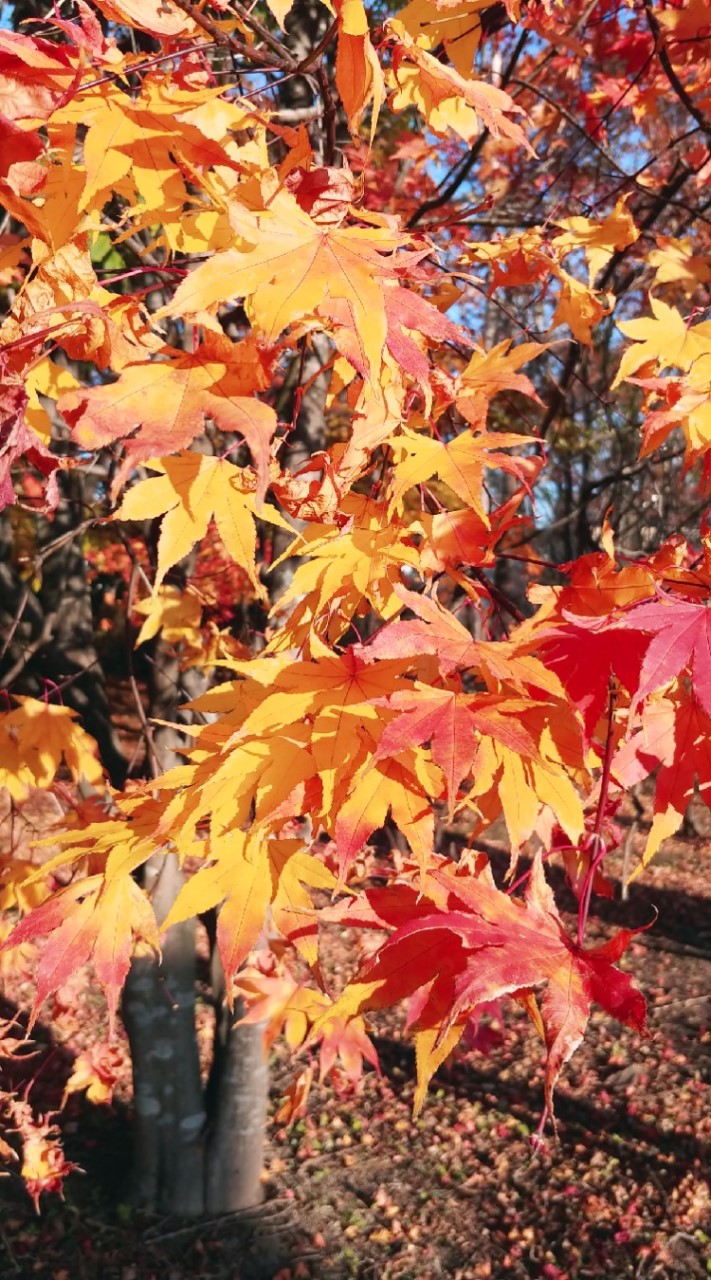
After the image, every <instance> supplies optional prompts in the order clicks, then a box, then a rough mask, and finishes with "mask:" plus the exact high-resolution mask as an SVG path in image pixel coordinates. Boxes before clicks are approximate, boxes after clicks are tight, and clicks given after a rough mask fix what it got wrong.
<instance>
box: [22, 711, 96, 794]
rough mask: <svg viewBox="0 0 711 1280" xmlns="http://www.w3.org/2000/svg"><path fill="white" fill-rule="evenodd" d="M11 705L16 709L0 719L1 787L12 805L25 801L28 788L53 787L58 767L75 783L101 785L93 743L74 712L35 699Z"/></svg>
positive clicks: (94, 744)
mask: <svg viewBox="0 0 711 1280" xmlns="http://www.w3.org/2000/svg"><path fill="white" fill-rule="evenodd" d="M14 700H15V702H16V703H17V704H18V705H17V706H16V707H14V708H13V709H12V710H10V711H6V712H3V713H0V742H2V751H1V752H0V758H1V759H2V764H0V786H4V787H7V789H8V791H9V792H10V795H11V796H13V797H14V799H15V800H19V801H22V800H25V799H27V796H28V795H29V792H30V789H31V788H33V787H37V788H38V789H40V790H42V789H46V788H49V787H50V786H51V784H52V783H53V781H54V778H55V775H56V773H57V770H58V769H59V766H60V764H61V763H62V761H64V762H65V763H66V765H67V767H68V768H69V769H70V771H71V775H72V777H73V779H74V781H75V782H78V781H79V780H80V779H81V778H84V779H85V780H86V781H87V782H89V783H90V784H91V785H92V786H99V787H100V786H101V785H102V782H103V770H102V768H101V764H100V762H99V760H98V758H97V748H96V743H95V742H94V739H93V738H91V737H89V734H88V733H86V732H85V730H84V729H82V728H81V726H80V725H79V724H77V723H76V716H77V713H76V712H75V711H72V709H71V708H70V707H62V706H58V705H57V704H56V703H53V702H42V701H40V700H39V699H36V698H27V697H19V696H15V699H14Z"/></svg>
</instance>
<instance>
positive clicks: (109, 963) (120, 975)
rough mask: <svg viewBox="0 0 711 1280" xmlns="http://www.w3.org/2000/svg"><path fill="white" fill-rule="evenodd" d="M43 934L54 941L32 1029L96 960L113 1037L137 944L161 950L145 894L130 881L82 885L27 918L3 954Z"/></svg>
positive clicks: (43, 964)
mask: <svg viewBox="0 0 711 1280" xmlns="http://www.w3.org/2000/svg"><path fill="white" fill-rule="evenodd" d="M45 934H49V935H50V936H49V938H48V940H47V942H46V943H45V945H44V948H43V950H42V956H41V959H40V963H39V968H38V970H37V983H36V988H35V995H34V1000H33V1004H32V1012H31V1015H30V1026H32V1025H34V1023H35V1021H36V1019H37V1017H38V1016H39V1012H40V1009H41V1007H42V1005H43V1003H44V1001H45V1000H46V999H47V996H49V995H51V994H52V992H53V991H57V990H58V989H59V988H60V987H61V986H62V984H63V983H64V982H66V980H67V978H68V976H69V975H70V974H71V973H73V972H75V971H76V970H77V969H81V968H82V966H83V965H85V964H87V963H88V961H89V960H90V959H92V958H93V962H94V970H95V972H96V976H97V978H98V979H99V982H100V983H101V985H102V987H103V988H104V990H105V992H106V998H107V1002H108V1006H109V1030H110V1034H113V1028H114V1025H115V1021H116V1013H117V1009H118V1001H119V996H120V993H121V990H122V988H123V985H124V982H125V981H126V975H127V973H128V970H129V966H130V963H131V955H132V952H133V946H134V940H135V941H139V940H140V941H141V942H144V943H146V944H147V945H148V946H150V947H152V948H153V949H154V950H155V951H156V952H157V951H158V949H159V948H158V933H157V931H156V926H155V917H154V915H153V908H152V907H151V904H150V902H149V901H148V898H147V897H146V895H145V893H144V892H143V890H142V889H140V888H139V886H138V885H137V884H136V883H135V881H134V880H132V879H131V876H130V875H122V876H115V877H114V878H113V879H111V880H110V881H105V880H104V877H103V876H101V875H94V876H89V877H87V878H84V879H80V880H78V881H77V882H75V883H73V884H70V885H67V887H66V888H64V889H61V890H60V891H59V892H58V893H55V894H53V895H52V897H51V898H48V899H47V901H46V902H43V903H41V905H40V906H38V907H36V908H35V909H34V911H31V912H30V914H29V915H28V916H25V918H24V920H21V921H20V923H19V924H18V925H16V927H15V928H14V929H13V931H12V933H11V934H10V936H9V938H7V939H6V941H5V942H4V943H3V947H2V949H3V950H6V949H9V948H11V947H15V946H17V945H19V944H21V943H23V942H27V941H28V940H31V939H34V938H39V937H43V936H44V935H45Z"/></svg>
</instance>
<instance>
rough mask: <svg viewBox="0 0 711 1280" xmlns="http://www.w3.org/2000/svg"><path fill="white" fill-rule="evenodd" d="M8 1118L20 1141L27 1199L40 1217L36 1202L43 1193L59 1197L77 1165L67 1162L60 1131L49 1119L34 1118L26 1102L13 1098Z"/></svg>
mask: <svg viewBox="0 0 711 1280" xmlns="http://www.w3.org/2000/svg"><path fill="white" fill-rule="evenodd" d="M7 1110H8V1114H9V1116H10V1118H11V1119H12V1121H13V1122H14V1125H15V1129H16V1132H17V1133H19V1134H20V1135H21V1137H22V1168H21V1170H20V1173H21V1176H22V1178H23V1180H24V1183H25V1187H26V1188H27V1192H28V1195H29V1196H30V1198H31V1200H32V1203H33V1204H34V1206H35V1211H36V1212H37V1213H39V1211H40V1210H39V1198H40V1195H41V1194H42V1192H43V1191H54V1192H58V1193H59V1195H61V1194H62V1185H63V1183H64V1179H65V1178H66V1176H67V1174H69V1173H73V1172H74V1171H75V1170H77V1169H79V1165H76V1164H72V1163H71V1162H70V1161H69V1160H66V1159H65V1157H64V1153H63V1151H62V1148H61V1145H60V1141H59V1139H60V1131H59V1127H58V1126H57V1125H56V1124H53V1123H52V1115H51V1114H48V1115H44V1116H38V1117H36V1118H35V1116H34V1114H33V1111H32V1108H31V1107H30V1105H29V1103H28V1102H25V1101H22V1100H20V1099H19V1098H13V1099H12V1100H11V1101H10V1103H9V1105H8V1108H7Z"/></svg>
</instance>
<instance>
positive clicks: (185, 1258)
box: [0, 997, 316, 1280]
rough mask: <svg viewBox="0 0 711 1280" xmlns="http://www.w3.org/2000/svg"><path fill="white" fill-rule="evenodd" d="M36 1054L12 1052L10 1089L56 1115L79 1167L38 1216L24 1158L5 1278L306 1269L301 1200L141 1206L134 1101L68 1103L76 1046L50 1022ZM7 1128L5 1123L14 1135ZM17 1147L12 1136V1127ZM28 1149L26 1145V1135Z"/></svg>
mask: <svg viewBox="0 0 711 1280" xmlns="http://www.w3.org/2000/svg"><path fill="white" fill-rule="evenodd" d="M0 1018H3V1019H9V1020H16V1026H17V1028H18V1029H17V1030H16V1031H13V1033H12V1034H13V1035H17V1036H18V1037H21V1035H22V1034H23V1032H24V1031H25V1030H26V1028H27V1021H28V1019H27V1014H26V1013H25V1012H24V1011H22V1010H20V1009H18V1007H17V1006H16V1005H15V1004H12V1003H11V1002H10V1001H8V1000H7V999H5V998H3V997H0ZM32 1049H33V1050H34V1052H32V1054H31V1055H30V1054H29V1053H28V1055H26V1056H18V1057H12V1058H4V1059H3V1060H2V1067H3V1071H2V1088H3V1089H5V1090H6V1091H7V1092H11V1091H12V1092H14V1093H16V1094H17V1095H18V1096H19V1097H23V1096H25V1095H26V1096H27V1100H28V1101H29V1102H30V1103H31V1105H32V1108H33V1110H34V1112H35V1113H36V1114H37V1115H41V1116H46V1115H50V1116H52V1118H53V1119H55V1120H56V1123H57V1125H58V1128H59V1130H60V1133H61V1142H62V1148H63V1150H64V1153H65V1155H66V1158H67V1160H69V1161H71V1162H72V1163H74V1164H76V1165H77V1166H78V1170H79V1171H77V1172H73V1173H70V1174H69V1175H68V1176H67V1178H66V1180H65V1183H64V1187H63V1198H62V1199H60V1198H59V1197H57V1196H55V1195H44V1194H43V1195H42V1197H41V1202H40V1209H41V1212H40V1214H39V1215H36V1214H35V1210H34V1207H33V1205H32V1203H31V1201H30V1198H29V1196H28V1194H27V1191H26V1188H25V1185H24V1182H23V1180H22V1178H21V1177H20V1174H19V1171H18V1170H19V1165H14V1166H9V1167H8V1173H9V1176H8V1177H4V1178H2V1179H1V1180H0V1223H2V1229H0V1277H2V1280H25V1277H26V1278H27V1280H30V1278H31V1280H55V1278H56V1277H57V1276H58V1275H61V1276H66V1277H67V1278H68V1280H69V1278H71V1280H119V1278H120V1277H124V1276H126V1275H129V1274H130V1276H131V1277H132V1280H149V1277H151V1278H155V1277H156V1276H167V1275H170V1276H171V1278H172V1280H198V1277H204V1276H210V1277H211V1280H234V1278H235V1276H239V1280H272V1277H273V1276H275V1275H276V1274H277V1273H278V1272H279V1271H280V1270H283V1269H286V1270H289V1269H290V1268H294V1267H295V1266H297V1264H299V1263H300V1264H301V1265H302V1273H303V1274H304V1275H307V1274H309V1272H308V1266H307V1264H308V1261H309V1258H310V1257H311V1256H312V1255H313V1256H316V1255H315V1254H314V1253H313V1250H310V1249H309V1247H308V1240H307V1238H306V1233H305V1231H304V1228H303V1226H302V1224H301V1222H300V1220H299V1215H298V1212H297V1211H296V1209H295V1207H294V1205H293V1204H292V1202H291V1201H288V1200H284V1199H283V1198H282V1199H276V1198H272V1199H267V1200H266V1201H265V1203H264V1204H263V1205H259V1206H257V1207H256V1208H255V1209H253V1210H245V1211H243V1212H241V1213H236V1214H227V1215H224V1216H222V1217H220V1218H210V1219H208V1218H199V1219H194V1220H185V1219H178V1218H170V1219H167V1218H158V1217H157V1216H156V1215H151V1214H147V1213H143V1212H138V1211H136V1210H134V1209H133V1208H132V1207H131V1204H130V1193H131V1158H132V1139H133V1132H132V1131H133V1124H132V1112H131V1107H130V1106H129V1105H128V1104H127V1103H126V1102H124V1101H121V1100H120V1099H116V1098H114V1099H113V1101H112V1102H111V1103H110V1104H106V1105H101V1106H97V1105H93V1104H91V1103H90V1102H88V1101H87V1100H86V1097H85V1096H84V1095H83V1094H81V1095H80V1094H72V1095H70V1097H69V1099H68V1101H67V1104H66V1106H65V1107H64V1109H63V1110H61V1111H60V1106H61V1102H62V1096H63V1093H64V1089H65V1086H66V1083H67V1081H68V1080H69V1077H70V1076H71V1074H72V1071H73V1068H74V1063H75V1061H76V1054H75V1053H74V1052H73V1051H72V1050H71V1049H70V1048H69V1047H68V1046H67V1045H63V1044H60V1043H58V1042H57V1041H56V1039H55V1037H54V1036H53V1033H52V1030H51V1028H50V1027H48V1026H47V1025H46V1024H45V1023H42V1022H37V1023H36V1024H35V1026H34V1028H33V1030H32ZM4 1132H5V1131H4ZM6 1136H7V1138H8V1140H9V1141H10V1142H11V1144H12V1143H13V1142H14V1140H13V1136H12V1134H11V1133H9V1134H7V1135H6ZM15 1145H17V1147H18V1150H19V1146H20V1144H19V1142H17V1143H16V1144H15Z"/></svg>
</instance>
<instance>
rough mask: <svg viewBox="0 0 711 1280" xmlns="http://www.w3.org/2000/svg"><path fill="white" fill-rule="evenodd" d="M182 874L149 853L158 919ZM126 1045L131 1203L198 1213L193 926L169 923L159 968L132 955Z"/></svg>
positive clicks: (166, 858)
mask: <svg viewBox="0 0 711 1280" xmlns="http://www.w3.org/2000/svg"><path fill="white" fill-rule="evenodd" d="M182 884H183V873H182V871H181V869H180V867H179V866H178V860H177V858H176V856H175V854H172V853H170V854H161V853H157V854H155V855H154V857H153V858H152V859H151V860H150V863H149V864H148V867H147V876H146V885H145V887H146V890H147V892H148V893H149V894H150V895H151V899H152V902H153V906H154V908H155V912H156V916H157V917H158V919H160V918H161V917H162V916H165V914H166V912H167V911H168V910H169V909H170V906H171V905H172V903H173V902H174V900H175V897H176V896H177V894H178V892H179V890H180V888H181V886H182ZM123 1018H124V1023H125V1025H126V1031H127V1034H128V1038H129V1043H130V1046H131V1061H132V1065H133V1091H134V1124H135V1131H134V1172H133V1183H132V1186H131V1199H132V1201H133V1203H134V1204H137V1205H139V1206H140V1207H142V1208H148V1209H158V1210H159V1211H160V1212H162V1213H174V1214H180V1215H183V1216H192V1215H196V1214H200V1213H202V1212H203V1209H204V1141H203V1139H204V1129H205V1108H204V1101H203V1091H202V1085H201V1082H200V1062H199V1058H198V1048H197V1039H196V1036H195V921H194V920H187V921H185V922H184V923H183V924H178V925H174V926H173V928H172V929H169V930H168V932H167V934H166V935H165V938H164V939H163V954H162V959H161V962H160V964H157V963H156V962H155V960H154V959H153V958H152V957H151V956H140V957H136V958H135V959H134V961H133V964H132V966H131V971H130V973H129V977H128V981H127V983H126V987H125V990H124V1000H123Z"/></svg>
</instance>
